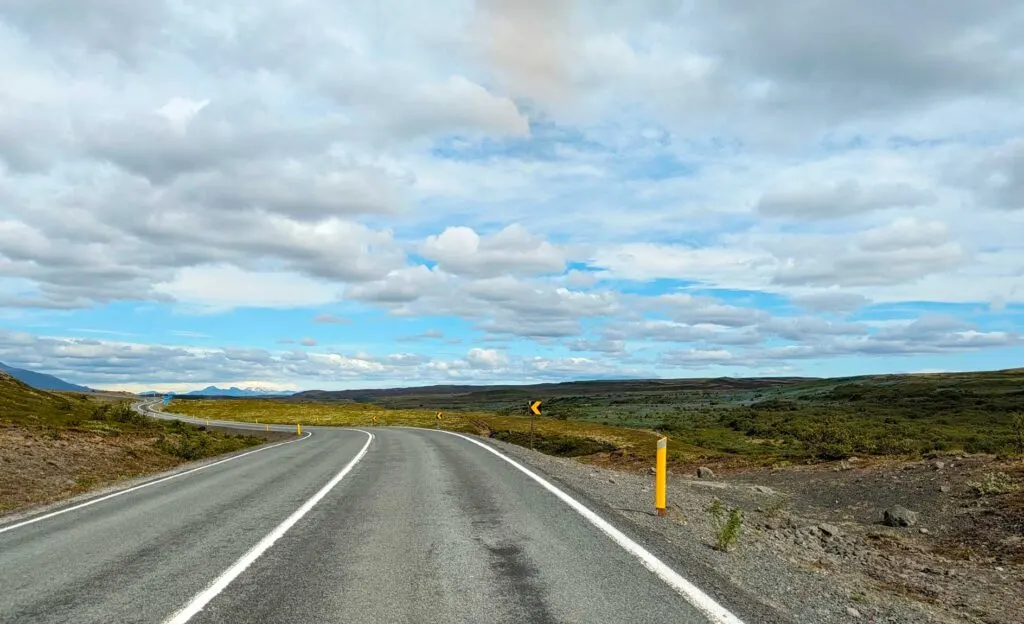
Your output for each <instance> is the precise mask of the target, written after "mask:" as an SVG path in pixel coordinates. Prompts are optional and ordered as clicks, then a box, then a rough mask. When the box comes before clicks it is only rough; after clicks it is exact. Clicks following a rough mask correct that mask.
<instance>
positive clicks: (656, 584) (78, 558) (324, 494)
mask: <svg viewBox="0 0 1024 624" xmlns="http://www.w3.org/2000/svg"><path fill="white" fill-rule="evenodd" d="M234 426H237V425H234ZM260 427H262V425H260ZM539 478H541V479H542V477H539ZM549 485H550V484H549ZM551 487H555V486H553V485H552V486H551ZM561 496H563V497H565V498H566V499H569V501H570V502H567V501H566V500H564V499H561V498H559V495H556V494H555V493H554V492H553V491H552V490H551V489H550V488H547V487H545V486H544V485H543V484H542V483H540V482H538V480H537V479H535V478H533V477H532V476H531V475H529V474H527V473H526V472H524V470H523V469H521V467H517V466H516V465H513V464H512V463H510V462H509V461H507V460H506V459H504V458H503V457H501V456H499V455H498V454H496V453H495V452H493V451H491V450H489V449H488V447H485V445H484V444H482V443H479V442H475V441H473V440H470V439H468V438H464V437H460V436H456V435H453V434H447V433H445V432H441V431H431V430H416V429H399V428H374V429H372V430H370V431H360V430H352V429H330V428H312V429H311V430H310V432H308V435H306V436H305V437H303V438H301V439H300V438H298V437H296V439H295V440H292V441H289V442H286V443H279V444H277V445H268V446H266V447H259V448H258V449H257V450H256V451H255V452H252V451H250V452H247V453H245V454H243V455H239V456H235V457H233V458H230V459H228V460H226V461H220V462H217V463H209V464H205V465H204V466H202V467H200V468H199V469H198V470H194V471H191V472H187V473H178V474H177V476H175V477H173V478H170V479H166V480H159V479H155V480H153V481H150V482H149V485H144V486H143V487H140V488H138V489H133V490H130V491H127V492H124V493H122V494H120V495H115V496H113V497H111V498H105V499H101V500H99V501H98V502H94V503H93V504H89V505H87V506H84V507H71V508H70V509H69V508H65V511H63V512H62V511H60V510H58V513H57V514H56V515H48V516H36V517H35V518H32V517H30V518H28V519H22V520H20V521H18V522H14V523H12V522H8V523H7V524H3V525H0V588H3V590H2V591H0V622H3V623H5V624H6V623H11V624H14V623H18V624H22V623H30V622H69V623H70V622H74V623H76V624H80V623H88V622H97V623H99V622H104V623H106V622H157V623H161V622H176V623H177V622H186V621H188V622H196V623H213V622H218V623H242V622H296V623H313V622H317V623H319V622H346V623H370V622H387V623H391V622H587V623H600V622H709V621H713V622H739V621H740V619H739V618H738V617H736V615H743V616H744V619H746V620H747V621H769V620H770V621H774V620H775V617H774V616H771V615H770V614H769V615H768V616H766V615H765V613H763V612H758V610H757V607H756V605H755V606H754V607H751V606H750V605H748V604H739V606H740V607H741V608H740V610H739V611H737V610H736V608H735V606H730V607H729V608H730V609H732V610H733V611H735V612H736V615H733V614H732V613H730V612H728V611H726V608H725V607H723V606H720V605H719V604H716V603H715V602H714V601H712V600H711V599H710V598H707V597H706V596H704V595H703V594H702V592H701V591H700V590H699V589H696V588H695V587H692V586H688V582H687V581H686V580H682V583H683V585H682V586H680V585H679V582H678V580H681V579H679V577H678V575H675V572H673V571H672V569H671V568H670V566H668V565H666V564H665V563H663V562H662V561H661V560H657V559H654V557H653V555H650V554H649V553H647V557H648V559H647V560H644V559H643V556H642V553H641V554H640V555H638V554H637V553H636V552H632V553H631V552H629V551H628V550H627V548H628V543H629V542H630V538H629V537H627V536H625V535H623V534H620V535H621V536H622V538H623V539H625V540H626V542H625V543H626V546H624V545H623V544H624V543H620V542H617V541H616V539H617V538H614V537H612V536H610V535H609V533H608V531H607V530H606V529H607V528H610V527H605V528H602V526H601V523H602V522H604V520H602V519H601V516H599V515H597V514H594V513H593V512H587V511H586V510H584V511H585V512H587V513H590V514H591V515H592V516H593V518H596V520H594V519H593V518H591V519H588V518H587V517H586V516H585V514H584V513H582V512H581V511H580V509H574V508H573V507H572V506H571V504H570V503H575V505H580V503H578V502H576V501H575V499H573V498H571V497H570V496H569V495H568V494H566V493H565V492H563V493H562V494H561ZM580 507H582V505H580ZM595 522H596V524H595ZM611 531H613V532H615V531H616V529H614V528H612V529H611ZM634 545H636V544H635V543H634ZM637 548H640V547H639V546H638V545H637ZM644 552H645V553H646V551H644ZM652 560H653V561H654V563H652ZM658 565H661V566H664V569H662V568H659V567H658ZM652 570H653V571H652ZM659 574H660V576H659ZM673 575H675V576H673ZM673 579H677V580H675V581H674V580H673ZM673 583H675V584H674V585H673ZM694 596H696V598H695V597H694ZM702 596H703V597H702ZM737 602H738V603H742V602H743V601H740V600H738V601H737ZM709 614H710V615H709Z"/></svg>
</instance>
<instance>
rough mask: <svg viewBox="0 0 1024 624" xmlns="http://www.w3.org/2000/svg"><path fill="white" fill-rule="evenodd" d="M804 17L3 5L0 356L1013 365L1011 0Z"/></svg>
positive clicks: (463, 366) (65, 0)
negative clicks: (103, 10) (98, 12)
mask: <svg viewBox="0 0 1024 624" xmlns="http://www.w3.org/2000/svg"><path fill="white" fill-rule="evenodd" d="M339 4H343V5H344V6H336V5H339ZM831 4H833V5H834V6H829V5H828V3H822V4H820V5H817V6H816V7H812V8H808V7H807V6H805V5H804V4H803V3H798V2H779V3H772V4H771V7H770V8H768V7H767V5H765V6H764V7H762V6H760V5H758V4H747V5H742V4H735V5H729V6H720V5H716V4H712V3H692V2H683V1H682V0H680V1H674V0H641V1H639V2H619V1H618V0H613V1H608V2H586V1H583V0H579V1H570V0H551V1H541V0H520V1H513V0H477V1H476V2H473V1H471V0H442V1H440V2H437V3H429V6H428V5H427V4H423V3H413V2H400V1H398V0H386V1H384V2H369V1H368V0H367V1H366V2H361V1H360V2H349V3H334V2H327V1H326V0H301V1H300V2H298V3H297V4H296V5H295V6H291V7H290V8H287V9H286V8H283V7H280V6H279V5H278V3H270V2H246V3H242V2H233V1H227V0H215V1H213V2H203V3H198V2H195V3H193V2H174V3H172V2H163V1H156V2H152V3H139V4H137V5H132V6H131V7H128V8H126V9H125V10H123V11H120V12H117V13H114V14H104V15H103V18H102V19H101V20H97V19H94V18H95V17H96V16H95V15H93V14H92V12H93V11H95V10H97V9H96V8H95V7H94V6H93V5H92V4H90V3H83V2H78V1H77V0H59V1H56V2H50V3H47V4H46V5H39V6H37V5H34V4H31V3H29V4H24V5H20V4H16V5H11V6H7V7H4V8H0V79H2V80H3V83H4V84H5V85H8V86H13V88H8V89H5V90H4V92H3V93H2V94H0V361H3V362H5V363H7V364H10V365H14V366H24V367H28V368H33V369H36V370H42V371H45V372H49V373H53V374H57V375H59V376H62V377H64V378H66V379H68V380H69V381H73V382H77V383H84V384H87V385H91V386H95V387H103V388H125V389H130V390H137V391H138V390H148V389H159V390H184V389H188V388H193V387H196V386H205V385H208V384H217V385H221V386H226V385H238V386H251V387H268V388H289V389H308V388H327V389H334V388H352V387H380V386H397V385H421V384H430V383H507V382H515V383H519V382H540V381H560V380H568V379H587V378H597V377H699V376H720V375H731V376H756V375H815V376H818V375H854V374H863V373H883V372H915V371H935V370H977V369H999V368H1009V367H1017V366H1021V365H1024V364H1022V362H1024V338H1022V334H1021V331H1022V330H1021V328H1022V327H1024V237H1022V236H1021V233H1024V118H1022V117H1021V116H1020V115H1019V111H1020V110H1021V108H1022V105H1024V82H1022V81H1021V80H1020V76H1021V75H1024V73H1022V71H1024V48H1022V46H1024V44H1022V43H1021V42H1022V41H1024V37H1019V36H1017V35H1019V33H1020V32H1021V30H1022V27H1024V8H1022V7H1021V6H1019V5H1018V3H1014V2H1009V1H1008V2H1005V3H999V2H994V3H985V4H983V5H979V6H973V5H970V4H968V3H963V4H957V5H955V6H954V5H950V6H949V7H946V8H944V9H943V10H934V11H929V12H927V13H924V12H922V13H920V14H918V13H915V12H913V11H910V12H908V11H901V10H898V9H897V8H894V7H893V6H892V5H891V3H887V2H882V1H881V0H872V1H870V2H868V3H866V4H864V3H860V4H858V5H857V7H856V9H854V8H853V7H852V5H850V6H845V5H843V4H841V3H831ZM854 10H856V11H857V13H856V14H853V13H851V11H854ZM865 16H868V18H865ZM767 23H770V24H772V25H773V26H772V27H771V28H765V27H764V25H765V24H767ZM72 25H74V27H73V28H72V27H71V26H72ZM111 33H117V36H112V35H111ZM297 41H301V42H302V44H296V42H297ZM880 59H884V62H880Z"/></svg>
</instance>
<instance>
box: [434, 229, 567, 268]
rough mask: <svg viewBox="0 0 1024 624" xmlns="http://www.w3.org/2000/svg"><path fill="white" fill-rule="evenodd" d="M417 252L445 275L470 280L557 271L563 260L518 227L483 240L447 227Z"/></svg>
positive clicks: (559, 253)
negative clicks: (467, 277) (469, 277)
mask: <svg viewBox="0 0 1024 624" xmlns="http://www.w3.org/2000/svg"><path fill="white" fill-rule="evenodd" d="M421 251H422V253H423V255H424V256H426V257H427V258H429V259H431V260H436V261H437V263H438V266H439V267H440V268H442V269H444V270H445V271H447V272H449V273H452V274H455V275H469V276H474V277H493V276H497V275H507V274H513V275H515V274H541V273H554V272H561V271H562V270H563V269H564V267H565V260H566V258H565V254H564V252H563V251H561V250H560V249H558V248H557V247H555V246H554V245H552V244H551V243H549V242H547V241H545V240H543V239H542V238H540V237H537V236H532V235H531V234H530V233H529V232H528V231H527V230H526V228H525V227H523V226H521V225H518V224H513V225H509V226H507V227H506V228H504V229H502V230H501V231H499V232H497V233H495V234H493V235H491V236H485V237H481V236H480V235H479V234H477V233H476V232H475V231H474V230H473V229H472V228H468V227H449V228H446V229H445V230H444V232H442V233H441V234H439V235H437V236H431V237H429V238H428V239H427V241H426V242H425V243H424V244H423V247H422V250H421Z"/></svg>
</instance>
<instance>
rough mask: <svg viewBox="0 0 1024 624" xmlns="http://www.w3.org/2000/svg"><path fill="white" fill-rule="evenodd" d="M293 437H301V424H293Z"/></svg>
mask: <svg viewBox="0 0 1024 624" xmlns="http://www.w3.org/2000/svg"><path fill="white" fill-rule="evenodd" d="M295 435H302V423H295Z"/></svg>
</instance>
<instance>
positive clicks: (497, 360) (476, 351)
mask: <svg viewBox="0 0 1024 624" xmlns="http://www.w3.org/2000/svg"><path fill="white" fill-rule="evenodd" d="M466 361H467V362H469V365H470V366H472V367H473V368H499V367H501V366H507V365H508V356H507V355H505V354H504V353H502V352H501V351H498V350H495V349H480V348H473V349H470V350H469V353H467V354H466Z"/></svg>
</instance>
